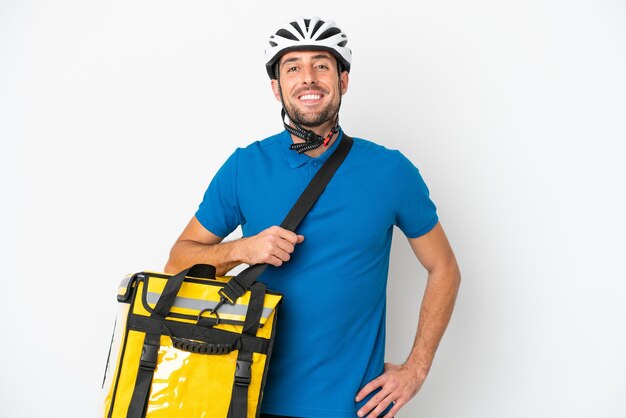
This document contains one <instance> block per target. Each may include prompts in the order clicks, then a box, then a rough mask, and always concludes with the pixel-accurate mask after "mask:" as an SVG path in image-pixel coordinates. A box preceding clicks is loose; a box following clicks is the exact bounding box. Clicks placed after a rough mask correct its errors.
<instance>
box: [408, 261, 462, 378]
mask: <svg viewBox="0 0 626 418" xmlns="http://www.w3.org/2000/svg"><path fill="white" fill-rule="evenodd" d="M460 281H461V275H460V273H459V270H458V267H457V265H456V263H454V264H453V265H451V266H448V267H446V268H445V269H440V270H437V271H432V272H430V273H429V275H428V284H427V285H426V290H425V292H424V297H423V299H422V305H421V308H420V316H419V322H418V327H417V334H416V336H415V341H414V344H413V348H412V350H411V353H410V354H409V357H408V359H407V361H406V364H407V365H409V366H410V367H411V368H412V369H414V370H415V372H416V373H417V374H418V375H420V376H421V377H425V376H426V375H427V374H428V371H429V370H430V367H431V365H432V362H433V358H434V357H435V352H436V351H437V347H438V346H439V342H440V341H441V338H442V337H443V334H444V332H445V330H446V327H447V326H448V323H449V321H450V317H451V316H452V311H453V309H454V302H455V300H456V295H457V292H458V289H459V284H460Z"/></svg>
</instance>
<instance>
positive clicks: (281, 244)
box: [274, 239, 296, 254]
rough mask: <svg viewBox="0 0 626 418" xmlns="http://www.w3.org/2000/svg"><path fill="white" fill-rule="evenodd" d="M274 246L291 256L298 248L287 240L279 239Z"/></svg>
mask: <svg viewBox="0 0 626 418" xmlns="http://www.w3.org/2000/svg"><path fill="white" fill-rule="evenodd" d="M274 244H275V245H276V247H277V248H280V249H281V250H283V251H284V252H286V253H289V254H291V253H292V252H293V250H294V249H295V248H296V247H295V246H294V244H292V243H291V242H289V241H287V240H285V239H278V240H276V242H275V243H274Z"/></svg>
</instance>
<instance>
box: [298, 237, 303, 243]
mask: <svg viewBox="0 0 626 418" xmlns="http://www.w3.org/2000/svg"><path fill="white" fill-rule="evenodd" d="M302 241H304V235H298V244H300V243H301V242H302Z"/></svg>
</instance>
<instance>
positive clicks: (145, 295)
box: [103, 134, 352, 418]
mask: <svg viewBox="0 0 626 418" xmlns="http://www.w3.org/2000/svg"><path fill="white" fill-rule="evenodd" d="M351 146H352V139H351V138H350V137H348V136H347V135H345V134H344V137H343V139H342V140H341V142H340V144H339V146H338V147H337V149H336V150H335V151H334V152H333V154H332V155H331V156H330V157H329V158H328V160H327V161H326V162H325V163H324V164H323V165H322V167H321V168H320V170H319V171H318V172H317V173H316V174H315V176H314V177H313V179H312V180H311V182H310V183H309V185H308V186H307V188H306V189H305V191H304V192H303V193H302V195H301V196H300V197H299V199H298V201H297V202H296V203H295V204H294V206H293V207H292V209H291V210H290V212H289V214H288V215H287V216H286V217H285V219H284V220H283V222H282V224H281V227H283V228H285V229H289V230H290V231H295V230H296V228H297V226H298V225H299V224H300V222H301V221H302V219H303V218H304V216H305V215H306V214H307V212H308V211H309V209H311V207H312V206H313V204H314V203H315V202H316V201H317V198H318V197H319V196H320V195H321V193H322V191H323V190H324V189H325V187H326V185H327V184H328V182H329V181H330V179H331V178H332V176H333V174H334V173H335V171H336V170H337V168H338V167H339V165H341V163H342V162H343V160H344V159H345V157H346V155H347V154H348V151H349V150H350V148H351ZM266 267H267V265H266V264H257V265H252V266H250V267H248V268H246V269H245V270H243V271H242V272H241V273H239V274H238V275H237V276H234V277H215V273H216V272H215V267H213V266H210V265H206V264H196V265H194V266H192V267H190V268H187V269H185V270H183V271H181V272H179V273H178V274H175V275H170V274H164V273H153V272H141V273H136V274H133V275H130V276H128V277H126V278H125V279H124V280H123V281H122V284H121V286H120V288H119V292H118V296H117V299H118V302H120V308H119V313H118V316H117V318H116V322H115V328H114V332H113V339H112V341H111V348H110V351H109V357H108V361H107V367H106V371H105V376H104V382H103V396H104V402H103V405H104V411H103V417H105V418H122V417H123V418H256V417H258V416H259V415H260V413H261V400H262V397H263V388H264V385H265V378H266V376H267V370H268V365H269V361H270V355H271V352H272V345H273V341H274V334H275V329H276V319H277V309H278V307H279V305H280V302H281V299H282V295H280V294H279V293H277V292H272V291H268V290H267V288H266V286H265V284H264V283H262V282H257V281H256V279H257V277H259V275H260V274H261V273H262V272H263V271H264V270H265V268H266Z"/></svg>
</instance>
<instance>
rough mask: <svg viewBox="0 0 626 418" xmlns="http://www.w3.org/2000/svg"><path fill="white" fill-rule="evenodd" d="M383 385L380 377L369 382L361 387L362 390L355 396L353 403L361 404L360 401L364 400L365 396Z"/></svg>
mask: <svg viewBox="0 0 626 418" xmlns="http://www.w3.org/2000/svg"><path fill="white" fill-rule="evenodd" d="M382 385H383V381H382V379H381V376H379V377H377V378H376V379H374V380H372V381H371V382H369V383H368V384H367V385H365V386H363V388H362V389H361V390H360V391H359V393H357V394H356V398H355V401H357V402H361V399H364V398H365V397H366V396H367V395H369V394H370V393H372V391H374V390H375V389H378V388H379V387H381V386H382Z"/></svg>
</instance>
